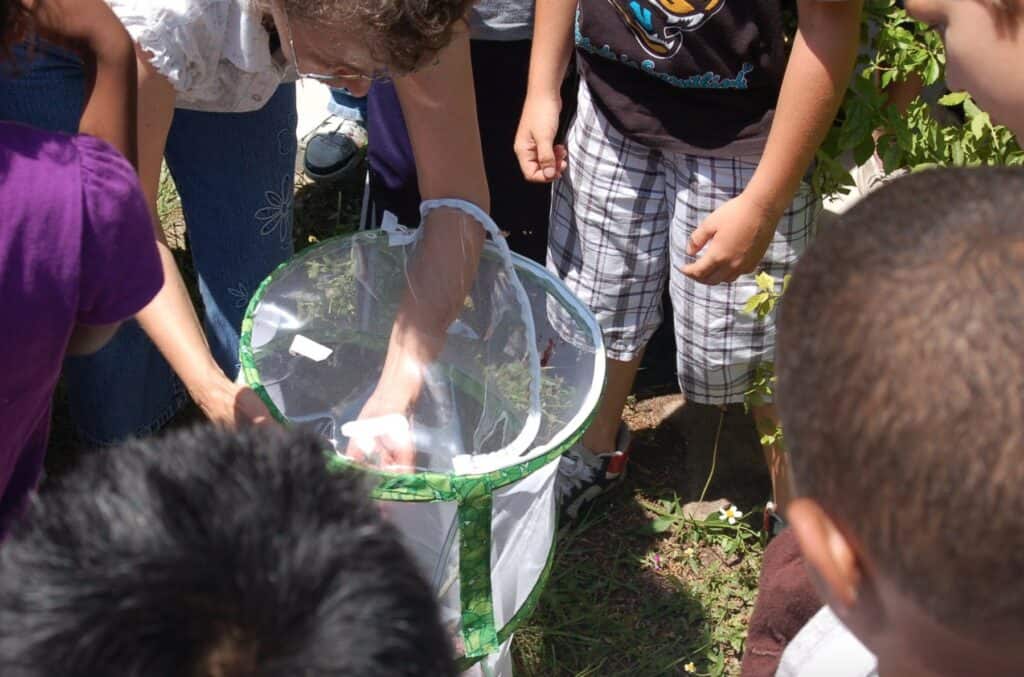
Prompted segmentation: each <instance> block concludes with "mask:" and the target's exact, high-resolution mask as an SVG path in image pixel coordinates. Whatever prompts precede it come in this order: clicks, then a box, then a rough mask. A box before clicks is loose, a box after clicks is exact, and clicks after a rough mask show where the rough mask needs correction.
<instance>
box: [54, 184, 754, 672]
mask: <svg viewBox="0 0 1024 677" xmlns="http://www.w3.org/2000/svg"><path fill="white" fill-rule="evenodd" d="M297 188H298V189H297V192H296V196H295V246H296V249H302V248H304V247H306V246H308V245H309V244H311V243H314V242H316V241H319V240H322V239H324V238H326V237H330V236H332V235H335V234H339V233H344V232H349V231H351V230H353V229H354V228H355V227H356V225H357V223H358V217H359V208H360V200H361V187H360V186H358V185H349V186H321V185H315V184H307V183H306V182H304V181H302V180H301V179H300V180H299V183H298V186H297ZM158 210H159V213H160V216H161V220H162V222H163V224H164V227H165V231H166V232H167V236H168V241H169V243H170V244H171V245H172V247H174V248H175V249H176V255H177V258H178V260H179V264H180V265H181V266H182V270H183V272H184V274H185V275H186V277H191V276H193V271H192V266H191V261H190V259H189V256H188V252H187V248H188V243H187V238H186V237H185V231H184V219H183V216H182V211H181V203H180V200H179V199H178V196H177V194H176V192H175V191H174V185H173V181H171V179H170V177H169V176H166V175H165V176H164V177H163V180H162V183H161V193H160V199H159V203H158ZM193 290H194V287H193ZM679 404H680V399H679V398H678V397H677V396H676V397H672V396H668V397H651V396H650V393H647V394H644V393H640V394H639V395H638V396H637V397H635V398H631V400H630V404H629V406H628V407H627V412H626V416H625V418H626V420H627V423H629V425H630V428H631V429H632V430H633V433H634V440H635V444H634V451H633V457H632V461H631V464H630V468H631V469H630V477H629V478H628V479H627V480H626V481H625V482H624V486H623V487H622V488H621V490H619V491H618V492H617V493H615V494H613V495H612V496H610V497H609V498H608V499H606V500H605V501H604V502H602V503H600V504H598V505H597V506H595V508H594V510H592V511H591V513H590V514H588V515H586V516H585V517H584V519H583V520H582V522H581V523H580V524H579V526H578V528H576V529H575V530H574V531H573V532H572V533H570V534H569V535H568V536H567V537H566V538H565V539H563V540H562V542H560V544H559V546H558V550H557V554H556V560H555V565H554V568H553V573H552V576H551V579H550V580H549V583H548V586H547V588H546V589H545V591H544V594H543V595H542V598H541V601H540V604H539V606H538V608H537V610H536V612H535V613H534V615H533V617H532V618H531V619H530V620H529V621H528V622H527V623H526V624H525V625H524V626H523V627H522V628H521V630H520V631H519V632H518V633H517V635H516V638H515V641H514V645H513V657H514V661H515V665H516V674H517V675H519V676H521V677H556V676H561V675H567V676H568V675H573V676H577V677H597V676H600V677H613V676H616V675H622V676H626V675H628V676H630V677H648V676H649V677H656V676H661V675H685V674H700V675H714V676H716V677H717V676H719V675H737V674H739V663H740V658H741V656H742V650H743V641H744V637H745V632H746V625H747V622H748V619H749V616H750V612H751V610H752V607H753V603H754V598H755V595H756V590H757V577H758V572H759V570H760V563H761V553H762V550H763V544H762V543H761V540H760V536H759V529H758V526H759V513H757V512H754V513H752V514H749V515H746V516H745V517H744V518H743V520H742V521H741V522H740V523H739V524H738V525H735V526H734V525H729V524H727V523H723V522H722V521H721V520H720V519H718V517H717V516H718V510H717V506H718V505H724V502H721V501H720V502H719V503H717V504H711V505H706V504H705V505H695V504H693V503H692V502H695V501H697V499H698V498H700V497H702V495H703V494H704V493H707V495H708V496H712V497H717V498H721V497H724V496H729V497H730V498H731V500H733V501H736V502H737V503H738V504H739V505H740V506H741V507H743V508H750V507H752V506H755V505H758V504H763V501H764V500H765V498H767V495H768V488H767V483H766V482H767V480H766V471H765V469H764V467H763V462H762V461H761V460H760V451H759V448H758V447H757V442H756V439H757V438H756V433H754V432H753V426H752V423H751V422H750V421H749V417H746V416H745V415H743V413H742V412H741V411H732V412H730V413H729V414H728V416H727V417H726V418H723V417H722V416H723V415H721V414H720V413H719V410H717V409H714V408H700V407H693V406H687V407H683V408H682V409H679ZM195 418H196V412H195V411H194V410H193V411H191V412H188V413H186V414H185V415H184V417H183V418H182V422H187V421H191V420H195ZM723 421H724V422H726V425H725V432H724V434H723V435H722V436H721V440H718V439H717V437H718V435H716V430H717V429H718V427H719V425H720V424H721V423H722V422H723ZM719 442H720V444H719ZM75 446H76V445H75V443H74V436H73V434H72V433H71V431H70V420H69V418H68V415H67V412H66V402H65V398H64V397H63V396H59V397H58V400H57V411H56V416H55V420H54V435H53V439H52V441H51V454H50V455H51V458H48V460H47V465H48V468H49V469H50V471H51V472H52V473H54V474H56V475H59V474H61V473H62V472H71V471H73V470H72V468H73V465H74V459H75V458H76V456H77V453H76V452H74V451H69V450H72V449H74V448H75ZM716 446H717V447H718V453H717V454H715V453H714V452H715V449H716ZM713 456H716V457H717V470H716V471H715V473H714V477H713V478H712V479H713V481H711V482H706V480H707V479H708V477H709V474H708V473H709V471H710V468H711V463H710V461H711V459H712V457H713ZM705 485H707V486H705ZM687 502H691V503H690V504H687ZM706 513H709V514H710V516H708V517H706ZM691 664H692V665H691ZM687 668H692V671H691V670H688V669H687Z"/></svg>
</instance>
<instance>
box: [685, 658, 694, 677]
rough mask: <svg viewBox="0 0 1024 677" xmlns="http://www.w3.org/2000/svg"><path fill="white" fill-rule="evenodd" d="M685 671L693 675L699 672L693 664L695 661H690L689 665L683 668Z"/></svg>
mask: <svg viewBox="0 0 1024 677" xmlns="http://www.w3.org/2000/svg"><path fill="white" fill-rule="evenodd" d="M683 670H685V671H686V672H688V673H689V674H691V675H692V674H695V673H696V672H697V666H696V665H694V664H693V661H690V662H689V663H687V664H686V665H684V666H683Z"/></svg>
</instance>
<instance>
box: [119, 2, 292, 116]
mask: <svg viewBox="0 0 1024 677" xmlns="http://www.w3.org/2000/svg"><path fill="white" fill-rule="evenodd" d="M106 2H107V4H108V5H110V7H111V9H113V10H114V13H115V14H117V16H118V17H119V18H120V19H121V23H123V24H124V27H125V28H126V29H127V31H128V33H129V34H130V35H131V36H132V38H133V39H134V40H135V41H136V42H137V43H138V44H139V46H141V47H142V49H144V50H146V51H147V52H149V53H150V54H152V55H153V56H152V62H153V65H154V67H155V68H156V70H157V72H159V73H160V74H161V75H163V76H164V77H166V78H167V79H168V80H169V81H170V83H171V84H172V85H173V86H174V89H175V91H177V93H178V96H177V101H176V105H177V107H179V108H187V109H190V110H199V111H208V112H218V113H246V112H250V111H254V110H259V109H260V108H262V107H263V105H264V104H265V103H266V102H267V100H268V99H269V98H270V97H271V96H273V95H274V92H275V91H276V90H277V87H278V86H279V85H280V84H281V83H282V82H289V81H291V80H294V79H295V73H294V70H293V69H292V68H291V67H289V66H288V65H287V63H286V61H285V59H284V56H283V55H282V54H281V51H280V50H277V51H275V52H274V53H271V51H270V36H269V35H268V34H267V31H266V29H265V28H264V27H263V23H262V21H261V14H260V12H258V11H256V10H254V9H252V8H251V7H250V6H249V4H248V1H247V0H106Z"/></svg>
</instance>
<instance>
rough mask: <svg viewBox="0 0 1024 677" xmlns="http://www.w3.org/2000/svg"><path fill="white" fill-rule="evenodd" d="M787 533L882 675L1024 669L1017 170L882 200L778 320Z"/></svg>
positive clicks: (1020, 196)
mask: <svg viewBox="0 0 1024 677" xmlns="http://www.w3.org/2000/svg"><path fill="white" fill-rule="evenodd" d="M780 313H781V315H780V329H779V346H778V357H779V360H778V364H777V368H778V389H777V394H778V405H779V408H780V412H781V416H782V420H783V427H784V430H785V435H786V444H787V447H788V448H789V451H790V454H791V457H792V465H793V474H794V481H795V488H796V493H797V495H798V496H799V498H798V499H797V500H796V501H794V502H793V504H792V505H791V506H790V508H789V513H788V515H789V518H790V522H791V524H792V526H793V528H794V530H795V532H796V535H797V537H798V539H799V540H800V544H801V547H802V549H803V552H804V555H805V557H806V560H807V562H808V564H809V566H810V568H811V571H812V572H813V574H814V575H815V578H816V582H817V583H818V584H819V587H820V588H821V590H822V591H823V592H824V593H825V595H826V598H827V599H828V600H829V603H830V605H831V606H832V607H833V609H834V610H835V611H836V612H837V613H838V615H839V616H840V618H842V619H843V621H844V622H845V623H846V624H847V625H848V626H849V627H850V628H851V630H853V632H854V633H855V634H857V635H858V636H859V637H860V639H861V640H862V641H863V642H864V643H865V644H866V645H867V646H868V647H869V648H870V649H872V650H873V651H874V652H875V653H876V655H878V657H879V665H880V668H881V671H882V673H883V674H885V673H889V674H891V675H913V674H948V675H963V674H984V675H996V674H1018V673H1019V672H1020V670H1021V667H1020V666H1021V665H1024V643H1022V642H1021V641H1020V640H1021V639H1022V638H1024V578H1022V574H1024V526H1022V522H1021V520H1022V515H1024V173H1021V172H1019V171H1014V170H1009V169H974V170H947V171H935V172H926V173H923V174H917V175H912V176H910V177H907V178H906V179H903V180H900V181H896V182H894V183H893V184H891V185H889V186H886V187H885V188H883V189H881V190H879V191H877V192H876V193H873V194H872V195H870V196H869V197H867V198H866V199H865V200H864V201H862V202H861V203H859V204H858V205H856V206H855V207H854V208H853V209H851V210H850V211H849V212H847V213H846V214H845V215H844V216H843V217H842V218H841V219H840V220H839V222H838V223H837V224H836V225H835V226H833V227H832V228H829V229H826V231H825V232H824V233H823V234H822V235H821V237H820V238H819V239H818V241H817V242H816V243H815V244H814V245H813V246H812V247H811V248H810V249H809V251H808V252H807V254H806V255H805V257H804V258H803V260H802V261H801V262H800V263H799V264H798V265H797V267H796V270H795V272H794V275H793V279H792V283H791V284H790V286H789V289H788V291H787V294H786V298H785V299H784V301H783V304H782V307H781V311H780Z"/></svg>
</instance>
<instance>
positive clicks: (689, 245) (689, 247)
mask: <svg viewBox="0 0 1024 677" xmlns="http://www.w3.org/2000/svg"><path fill="white" fill-rule="evenodd" d="M713 236H714V232H713V231H712V229H711V228H708V227H707V226H704V225H703V224H701V225H700V226H697V229H696V230H695V231H693V233H692V234H691V235H690V239H689V240H687V241H686V253H687V254H689V255H690V256H696V255H697V252H699V251H700V250H701V249H704V245H706V244H707V243H708V240H710V239H711V238H712V237H713Z"/></svg>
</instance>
